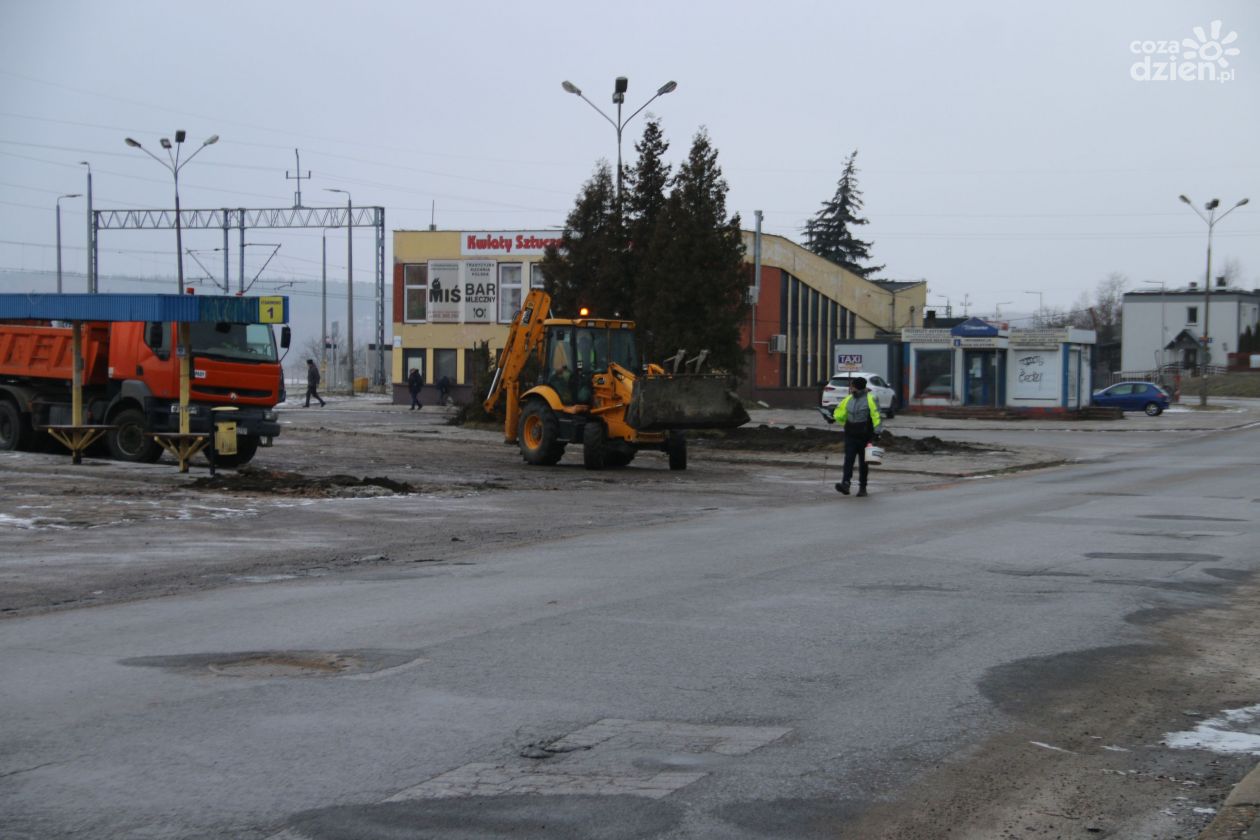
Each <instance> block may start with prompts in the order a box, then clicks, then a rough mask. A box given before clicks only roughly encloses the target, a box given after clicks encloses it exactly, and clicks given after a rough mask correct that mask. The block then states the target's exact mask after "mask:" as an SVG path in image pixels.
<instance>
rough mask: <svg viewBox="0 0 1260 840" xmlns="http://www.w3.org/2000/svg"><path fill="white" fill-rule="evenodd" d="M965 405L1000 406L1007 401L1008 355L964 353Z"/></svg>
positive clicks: (994, 352)
mask: <svg viewBox="0 0 1260 840" xmlns="http://www.w3.org/2000/svg"><path fill="white" fill-rule="evenodd" d="M963 370H964V371H965V373H966V376H965V378H964V380H963V405H975V406H995V407H996V406H1000V405H1002V404H1003V403H1004V401H1005V399H1006V393H1005V391H1006V389H1005V388H1004V387H1002V386H1003V384H1004V382H1005V380H1006V354H1005V353H999V352H998V351H996V350H967V351H964V352H963Z"/></svg>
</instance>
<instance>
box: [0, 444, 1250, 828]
mask: <svg viewBox="0 0 1260 840" xmlns="http://www.w3.org/2000/svg"><path fill="white" fill-rule="evenodd" d="M1258 444H1260V430H1256V429H1248V430H1239V431H1233V432H1227V433H1222V434H1198V433H1187V434H1185V435H1184V436H1178V437H1177V438H1176V439H1172V440H1168V441H1167V443H1166V444H1165V445H1162V446H1145V447H1137V448H1129V447H1124V448H1125V449H1128V450H1129V451H1121V452H1116V453H1114V454H1111V455H1102V456H1100V457H1099V458H1097V459H1095V460H1092V461H1091V462H1089V463H1088V464H1084V465H1080V466H1077V467H1074V468H1069V469H1059V470H1047V471H1041V472H1034V473H1029V474H1021V475H1015V476H1007V477H1001V478H993V479H988V480H974V481H961V482H954V483H948V484H939V483H938V484H932V485H926V486H921V485H906V486H903V487H901V488H899V491H898V492H881V489H882V488H881V487H880V486H879V484H878V483H876V484H874V485H873V488H874V489H875V491H876V492H875V494H874V495H873V496H872V497H870V498H869V499H855V498H852V497H850V498H843V497H840V496H838V495H836V494H834V492H833V493H831V494H825V493H822V492H819V491H818V487H817V485H818V482H816V481H813V482H812V483H811V484H810V485H808V486H809V487H810V488H811V492H802V491H801V488H802V487H803V486H805V485H804V484H803V483H797V484H793V483H791V482H788V481H785V482H783V483H782V485H781V492H788V493H796V494H797V498H798V499H799V501H797V502H795V503H787V504H785V503H783V502H782V500H781V499H780V500H779V503H777V504H773V505H765V506H763V507H762V508H761V509H758V506H756V505H752V504H748V503H738V504H734V503H731V500H730V497H729V496H727V495H724V494H723V493H721V492H719V490H718V489H716V484H715V485H703V486H700V487H698V488H693V492H692V493H691V494H690V495H688V496H686V497H685V498H686V500H687V503H688V505H689V508H688V510H687V515H686V516H685V517H676V518H671V517H667V516H666V517H660V519H659V520H654V519H653V518H652V517H650V516H645V515H642V513H641V512H637V511H635V510H634V509H629V508H627V509H626V510H624V512H623V513H622V514H621V515H619V513H618V510H617V509H616V508H617V506H624V505H625V504H626V502H625V496H624V494H625V493H626V491H625V489H624V488H622V489H618V490H610V491H608V492H611V493H617V494H621V495H617V496H616V499H617V500H618V501H617V505H612V504H609V503H607V501H606V500H605V501H601V500H600V498H599V496H600V494H601V492H602V488H601V487H600V486H598V485H587V486H585V487H583V488H582V491H581V492H566V491H563V490H559V489H556V488H551V489H550V491H549V492H550V496H551V497H552V498H553V499H554V502H552V503H554V504H556V505H564V506H565V507H566V508H567V510H568V516H567V517H566V518H565V520H564V527H563V528H562V529H560V530H559V531H556V532H552V533H548V532H547V531H546V528H545V523H543V526H542V527H541V529H540V531H538V532H536V533H533V532H531V534H530V535H529V537H528V539H521V540H519V541H518V542H516V543H515V544H511V545H493V544H489V545H485V546H483V547H481V548H480V549H479V550H478V551H477V552H476V553H474V554H463V555H460V556H459V557H457V558H454V559H450V560H439V561H438V562H432V563H430V562H425V563H414V564H412V565H411V566H410V567H407V566H402V565H398V564H394V565H390V566H388V567H384V568H367V569H364V570H354V569H349V570H339V571H338V572H337V573H335V574H327V575H323V576H318V577H307V578H303V579H299V580H287V581H277V582H270V583H265V584H259V585H254V586H233V587H228V588H214V589H209V590H206V591H199V592H192V593H188V594H181V595H176V596H171V597H164V598H150V599H147V600H142V601H137V602H133V603H120V604H114V605H108V606H101V607H96V608H92V609H73V610H67V611H63V612H57V613H51V614H46V615H31V616H22V617H18V618H11V619H8V620H5V621H3V622H0V673H2V674H3V675H4V679H3V681H2V682H0V836H3V837H5V838H6V839H7V838H19V839H20V838H28V837H29V838H36V837H38V838H43V837H93V838H99V837H144V838H192V837H198V838H203V837H216V838H219V837H221V838H271V837H282V838H286V840H296V838H309V839H310V840H324V838H346V837H354V838H365V840H375V838H381V839H382V840H384V838H402V837H406V838H420V837H443V838H484V837H503V836H511V837H526V838H543V837H548V838H551V837H558V838H568V837H573V838H578V837H582V838H639V837H644V838H646V837H662V838H666V837H668V838H677V837H721V838H733V839H734V840H741V839H742V838H750V839H751V838H771V837H773V838H795V837H800V838H816V837H817V838H821V837H855V838H863V839H864V840H865V838H870V837H877V836H897V837H920V836H921V837H939V836H944V834H945V833H946V829H948V830H949V832H950V834H951V835H952V836H960V837H977V838H979V837H986V838H987V837H995V838H996V837H1008V836H1009V837H1014V836H1021V837H1022V836H1042V835H1041V834H1034V833H1030V832H1025V833H1019V832H1022V831H1023V828H1024V827H1025V826H1034V825H1035V826H1037V827H1038V828H1039V830H1041V831H1042V833H1043V834H1044V833H1045V832H1046V831H1050V830H1051V829H1048V828H1046V826H1048V825H1051V824H1052V820H1050V818H1047V817H1045V816H1044V812H1047V811H1048V812H1049V813H1050V815H1051V817H1053V816H1054V815H1055V814H1058V815H1059V816H1065V817H1066V819H1065V821H1064V825H1065V826H1066V828H1065V829H1064V832H1065V833H1062V834H1059V835H1055V834H1046V836H1065V837H1066V836H1073V837H1074V836H1091V837H1096V836H1112V837H1149V838H1173V837H1188V836H1193V831H1194V830H1195V828H1196V827H1198V826H1201V825H1202V824H1204V823H1205V822H1206V821H1207V819H1208V818H1209V817H1208V815H1207V814H1206V809H1207V808H1210V807H1211V805H1212V803H1213V802H1214V801H1219V798H1220V796H1221V795H1223V792H1224V791H1227V790H1228V783H1229V782H1230V781H1231V780H1236V778H1237V777H1240V776H1241V775H1242V773H1243V772H1244V771H1245V769H1247V768H1248V767H1249V766H1250V762H1249V760H1248V759H1247V758H1246V757H1229V756H1220V755H1216V754H1213V753H1209V752H1179V751H1174V750H1171V749H1168V748H1166V747H1163V746H1162V745H1161V743H1160V740H1159V730H1160V728H1161V727H1164V731H1171V730H1172V729H1173V728H1175V727H1176V726H1178V725H1181V724H1185V723H1187V722H1189V723H1193V722H1194V720H1195V719H1197V718H1195V717H1194V716H1195V715H1199V716H1206V715H1209V714H1215V713H1216V712H1218V711H1220V710H1221V709H1224V708H1229V707H1230V704H1234V703H1238V704H1242V705H1247V703H1248V701H1249V702H1250V703H1253V704H1254V703H1255V702H1256V697H1257V695H1258V694H1260V685H1258V684H1257V677H1256V674H1257V669H1256V667H1255V666H1256V665H1257V663H1256V662H1255V661H1254V660H1255V659H1256V657H1257V656H1258V655H1257V654H1255V653H1249V652H1247V651H1246V650H1245V649H1240V648H1239V647H1233V648H1226V647H1222V645H1225V644H1226V643H1227V642H1228V641H1229V640H1228V639H1222V638H1220V637H1221V636H1229V637H1234V636H1237V635H1238V633H1236V632H1233V631H1234V630H1237V629H1238V628H1239V627H1243V628H1246V627H1250V628H1251V632H1252V633H1253V634H1254V632H1255V627H1254V624H1251V625H1247V624H1246V623H1245V622H1246V621H1247V620H1249V619H1246V618H1240V617H1239V616H1240V615H1244V616H1245V615H1250V614H1253V613H1254V610H1253V609H1252V608H1253V607H1254V605H1255V603H1256V600H1257V594H1256V591H1255V590H1254V589H1253V588H1251V586H1250V584H1249V579H1250V577H1251V575H1252V574H1254V572H1255V569H1256V566H1257V563H1258V562H1260V559H1258V557H1257V551H1256V548H1257V546H1258V545H1260V524H1258V520H1260V505H1258V503H1260V498H1258V497H1260V493H1258V492H1257V490H1256V486H1257V485H1256V481H1255V475H1256V469H1257V466H1258V465H1260V458H1258V457H1257V455H1256V454H1255V453H1256V452H1257V446H1258ZM666 475H668V474H667V473H666ZM639 486H640V489H641V491H647V492H651V491H653V490H660V491H662V492H667V491H668V490H669V488H665V487H655V486H654V485H652V484H640V485H639ZM544 492H548V491H546V490H544V489H542V488H540V489H539V490H538V491H537V493H538V494H541V493H544ZM526 495H529V494H526ZM534 495H537V494H534ZM670 498H673V497H670ZM678 498H679V499H681V498H684V497H683V496H681V495H680V496H679V497H678ZM657 502H658V503H659V499H658V500H657ZM530 504H531V505H534V506H536V507H537V510H536V511H535V512H536V513H537V512H540V514H541V515H542V516H543V517H544V518H545V516H546V507H547V505H548V504H549V502H548V501H547V500H545V499H544V500H542V501H539V500H538V499H537V498H535V499H533V500H532V501H531V502H530ZM586 505H589V510H590V511H591V515H590V516H588V517H585V521H582V516H581V514H582V510H583V507H584V506H586ZM442 508H443V515H444V516H445V517H448V518H449V519H452V520H454V521H457V522H458V521H461V518H471V519H474V520H475V518H476V517H479V516H480V517H484V516H493V515H495V513H494V510H493V508H491V509H487V508H486V506H485V505H484V500H480V499H474V500H472V501H470V502H469V503H468V504H467V505H465V506H461V504H460V501H459V500H458V499H453V500H446V501H443V503H442ZM531 509H534V508H531ZM362 513H363V514H364V515H365V516H368V517H370V516H371V509H369V508H365V509H364V510H363V511H362ZM289 515H291V516H296V514H293V513H290V514H289ZM397 515H398V514H397V512H396V511H395V513H394V514H391V522H392V521H394V519H395V518H396V517H397ZM288 521H289V523H290V525H291V527H293V528H300V527H301V524H300V519H292V520H288ZM366 524H367V525H369V526H370V524H371V523H370V521H369V522H367V523H366ZM472 524H473V523H471V522H465V525H467V526H470V527H471V526H472ZM171 527H174V526H171ZM347 527H348V526H347ZM369 533H370V532H365V533H363V534H362V535H361V540H362V547H363V550H364V551H371V550H372V549H373V544H372V540H371V538H370V536H369ZM290 537H291V538H297V537H294V536H293V535H290ZM244 546H245V543H244V541H240V540H234V541H233V542H232V543H231V545H230V546H229V547H228V548H227V550H229V551H243V550H246V548H245V547H244ZM1204 616H1209V617H1210V618H1211V620H1212V621H1214V622H1216V624H1215V625H1214V627H1215V630H1213V628H1212V627H1210V626H1208V623H1207V619H1205V618H1204ZM1196 622H1197V623H1196ZM1230 622H1235V623H1234V624H1231V623H1230ZM1237 622H1243V623H1242V624H1238V623H1237ZM1223 627H1230V628H1231V632H1229V633H1223V632H1220V630H1221V628H1223ZM1239 632H1241V631H1239ZM1251 639H1252V641H1250V642H1249V643H1248V644H1247V645H1244V646H1242V648H1254V647H1256V646H1255V645H1254V635H1253V636H1251ZM1187 640H1191V641H1187ZM1235 641H1237V640H1236V639H1235ZM1196 668H1197V669H1198V670H1197V671H1196V670H1195V669H1196ZM1121 675H1123V676H1121ZM1168 686H1175V687H1176V688H1177V692H1175V693H1169V692H1167V691H1165V689H1166V688H1167V687H1168ZM1138 698H1141V699H1142V700H1143V703H1144V704H1145V705H1143V706H1142V707H1141V708H1138V707H1136V706H1134V705H1133V703H1134V702H1135V701H1136V699H1138ZM1126 703H1128V704H1129V705H1125V704H1126ZM1205 703H1210V704H1216V705H1214V706H1202V708H1199V706H1200V705H1201V704H1205ZM1122 706H1123V707H1124V708H1123V709H1121V707H1122ZM1148 707H1149V708H1148ZM1117 710H1119V711H1117ZM1126 710H1127V711H1126ZM1187 714H1190V717H1182V716H1183V715H1187ZM1139 719H1140V722H1141V726H1140V727H1139V726H1138V723H1137V721H1139ZM1056 726H1057V727H1058V728H1055V727H1056ZM1126 726H1128V727H1130V728H1129V729H1125V727H1126ZM1150 727H1154V728H1150ZM1026 730H1027V731H1028V732H1034V733H1035V732H1040V733H1042V734H1041V735H1040V736H1035V735H1033V736H1029V737H1025V731H1026ZM1123 732H1128V733H1129V734H1130V735H1131V737H1132V738H1133V741H1132V742H1131V743H1127V744H1125V745H1119V744H1115V743H1113V741H1112V739H1113V736H1114V737H1119V734H1120V733H1123ZM1012 735H1013V738H1014V739H1013V740H1011V738H1012ZM1094 738H1097V739H1100V740H1098V742H1097V743H1091V740H1090V739H1094ZM1004 739H1005V740H1004ZM1029 744H1032V746H1029ZM999 747H1000V748H1001V749H1003V750H1005V752H1003V753H1002V756H1003V758H1002V761H1004V762H1005V763H1001V762H998V763H991V764H989V765H986V768H987V769H986V772H989V776H987V777H986V778H989V780H990V784H992V785H994V786H995V787H994V788H993V792H992V793H985V792H981V793H977V792H976V791H974V790H971V788H972V787H973V786H974V784H975V782H976V778H975V777H969V776H968V775H967V773H968V772H969V769H971V768H974V767H975V766H977V764H978V763H982V762H984V761H990V760H992V757H991V755H990V753H992V752H993V751H994V750H997V749H998V748H999ZM1108 747H1114V748H1115V749H1114V751H1111V752H1107V753H1104V752H1102V751H1101V750H1103V749H1105V748H1108ZM1087 748H1088V749H1092V750H1093V752H1092V753H1091V754H1090V756H1089V760H1090V761H1095V762H1103V761H1104V760H1105V761H1113V760H1114V761H1115V762H1116V764H1114V765H1108V766H1101V765H1100V766H1091V767H1090V768H1089V772H1090V773H1091V774H1092V775H1090V776H1089V777H1087V778H1081V779H1078V780H1077V784H1076V787H1078V788H1079V787H1089V786H1091V785H1094V784H1097V785H1102V784H1103V782H1108V783H1110V782H1111V781H1113V780H1115V779H1117V778H1118V779H1120V780H1124V779H1126V778H1127V777H1126V774H1128V773H1134V774H1137V773H1144V774H1146V775H1147V776H1148V777H1152V778H1153V777H1167V778H1172V779H1173V780H1174V782H1177V784H1175V785H1161V784H1154V783H1153V784H1151V785H1148V786H1146V787H1145V788H1144V789H1143V790H1142V791H1141V792H1137V791H1136V790H1129V791H1128V793H1127V796H1124V797H1113V799H1116V800H1117V801H1112V802H1111V803H1110V807H1109V806H1108V804H1107V803H1099V804H1096V805H1095V806H1093V807H1094V810H1092V811H1089V810H1088V809H1087V808H1086V807H1085V805H1084V804H1082V802H1083V800H1081V797H1082V796H1085V794H1084V793H1082V792H1080V791H1076V792H1074V793H1073V792H1070V791H1069V792H1063V793H1062V795H1061V798H1060V799H1059V800H1056V801H1060V802H1061V801H1064V799H1070V798H1071V797H1072V796H1075V797H1077V798H1076V799H1075V800H1072V801H1073V802H1075V803H1076V805H1077V806H1080V808H1081V809H1082V810H1081V812H1080V813H1079V814H1076V815H1073V814H1071V813H1067V814H1064V813H1063V812H1059V811H1054V810H1052V809H1053V808H1054V807H1062V806H1060V805H1053V804H1046V803H1042V804H1040V805H1039V806H1038V808H1037V809H1036V811H1037V813H1038V814H1042V816H1035V815H1033V814H1032V813H1031V812H1030V813H1027V814H1026V813H1023V812H1021V811H1020V802H1021V799H1020V797H1021V796H1022V797H1023V800H1022V801H1024V802H1027V801H1029V799H1030V797H1031V795H1032V794H1030V793H1029V791H1030V790H1031V791H1034V792H1036V793H1038V794H1046V791H1045V789H1044V788H1045V787H1047V786H1049V785H1050V782H1048V781H1045V780H1046V779H1049V778H1050V777H1051V776H1052V775H1053V774H1051V773H1049V772H1048V769H1047V768H1048V767H1049V764H1048V762H1053V761H1060V760H1061V761H1065V762H1067V761H1071V759H1069V758H1067V757H1066V756H1069V755H1071V756H1080V755H1083V754H1084V753H1085V752H1086V750H1087ZM1056 751H1058V752H1056ZM1135 763H1136V765H1137V766H1136V768H1135ZM1071 766H1072V765H1063V767H1069V768H1070V767H1071ZM999 768H1000V770H999ZM1108 769H1110V770H1111V771H1112V773H1114V774H1117V775H1116V776H1112V775H1104V772H1105V771H1107V770H1108ZM1003 774H1004V775H1006V776H1009V778H1010V779H1011V780H1015V781H1017V780H1020V779H1033V780H1037V779H1041V780H1043V781H1041V782H1040V783H1038V782H1036V781H1034V782H1032V785H1033V786H1032V787H1031V788H1029V787H1020V786H1019V785H1018V784H1015V783H1014V782H1011V784H1010V785H1009V786H1008V787H1005V788H1004V787H1003V783H1001V782H995V781H994V778H993V777H995V776H998V775H1003ZM1069 776H1070V774H1069ZM1134 778H1137V777H1136V776H1134ZM1196 779H1197V781H1194V780H1196ZM1185 781H1190V782H1192V784H1193V785H1195V786H1185V785H1183V784H1181V782H1185ZM1116 783H1119V782H1116ZM1126 783H1127V782H1126ZM925 785H927V786H930V787H932V788H934V789H935V790H936V791H937V795H938V796H940V797H942V798H941V799H940V800H939V801H935V802H933V803H932V804H931V808H928V807H927V806H925V805H924V803H925V801H926V800H925V798H923V796H922V789H923V786H925ZM1065 787H1070V783H1069V784H1067V785H1065ZM950 791H952V794H950ZM942 792H943V793H942ZM1119 799H1125V800H1126V801H1124V802H1120V801H1118V800H1119ZM989 800H992V802H989ZM986 802H987V803H988V805H986ZM995 803H996V804H995ZM990 806H992V807H990ZM998 806H1000V807H998ZM1196 807H1201V808H1203V809H1204V813H1198V812H1196V811H1195V808H1196ZM933 809H935V810H933ZM1012 809H1013V810H1012ZM1012 813H1014V814H1015V816H1014V818H1011V817H1010V815H1011V814H1012ZM1073 820H1074V821H1075V822H1073ZM899 825H900V826H903V827H901V828H897V826H899ZM1095 829H1098V830H1095ZM1072 831H1075V832H1076V833H1071V832H1072ZM1087 831H1088V832H1089V833H1086V832H1087ZM889 832H892V833H889Z"/></svg>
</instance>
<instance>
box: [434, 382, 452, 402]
mask: <svg viewBox="0 0 1260 840" xmlns="http://www.w3.org/2000/svg"><path fill="white" fill-rule="evenodd" d="M437 386H438V402H440V403H441V404H442V405H450V404H451V378H450V377H449V376H445V375H443V376H442V378H441V379H439V380H438V383H437Z"/></svg>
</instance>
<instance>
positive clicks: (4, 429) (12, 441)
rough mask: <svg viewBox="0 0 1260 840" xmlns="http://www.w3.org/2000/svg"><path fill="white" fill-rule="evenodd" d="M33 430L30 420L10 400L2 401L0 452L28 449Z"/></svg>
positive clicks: (0, 404) (0, 407)
mask: <svg viewBox="0 0 1260 840" xmlns="http://www.w3.org/2000/svg"><path fill="white" fill-rule="evenodd" d="M31 436H32V429H31V424H30V421H29V420H26V419H25V418H23V417H22V412H20V411H18V407H17V406H16V405H14V404H13V403H12V402H10V401H9V400H0V452H13V451H15V450H18V449H28V448H30V445H31Z"/></svg>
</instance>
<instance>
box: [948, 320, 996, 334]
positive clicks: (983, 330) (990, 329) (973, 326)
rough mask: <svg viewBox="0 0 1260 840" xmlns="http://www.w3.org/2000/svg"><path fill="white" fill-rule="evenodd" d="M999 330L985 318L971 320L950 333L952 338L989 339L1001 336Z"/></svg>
mask: <svg viewBox="0 0 1260 840" xmlns="http://www.w3.org/2000/svg"><path fill="white" fill-rule="evenodd" d="M999 332H1000V331H999V330H998V328H997V327H996V326H995V325H994V324H990V323H989V322H988V321H986V320H984V319H983V318H969V319H967V320H966V321H963V322H962V323H961V324H959V325H958V326H956V327H954V328H953V329H951V330H950V331H949V334H950V335H952V336H962V337H963V338H989V337H992V336H995V335H998V334H999Z"/></svg>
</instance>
